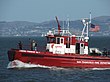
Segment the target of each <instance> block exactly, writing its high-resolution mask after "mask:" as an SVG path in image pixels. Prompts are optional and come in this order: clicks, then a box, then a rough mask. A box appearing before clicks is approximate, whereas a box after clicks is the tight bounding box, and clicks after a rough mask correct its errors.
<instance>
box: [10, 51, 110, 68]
mask: <svg viewBox="0 0 110 82" xmlns="http://www.w3.org/2000/svg"><path fill="white" fill-rule="evenodd" d="M8 57H9V60H10V61H14V60H20V61H22V62H24V63H32V64H39V65H45V66H56V67H75V68H110V58H109V57H104V56H88V55H78V54H65V55H61V54H52V53H50V52H37V51H27V50H9V51H8Z"/></svg>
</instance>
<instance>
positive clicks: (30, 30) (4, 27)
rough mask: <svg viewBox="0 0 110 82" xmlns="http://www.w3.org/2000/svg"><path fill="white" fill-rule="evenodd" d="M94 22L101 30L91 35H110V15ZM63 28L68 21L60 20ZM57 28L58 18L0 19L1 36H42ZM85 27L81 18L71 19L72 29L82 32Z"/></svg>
mask: <svg viewBox="0 0 110 82" xmlns="http://www.w3.org/2000/svg"><path fill="white" fill-rule="evenodd" d="M92 23H93V24H96V25H99V26H100V28H101V30H100V32H97V33H94V32H90V35H91V36H109V35H110V16H100V17H95V18H93V19H92ZM60 25H61V28H64V29H67V24H66V21H60ZM52 28H57V23H56V20H51V21H45V22H42V23H35V22H28V21H13V22H6V21H0V36H40V35H42V34H45V33H46V32H47V31H48V30H51V29H52ZM82 29H83V25H82V22H81V20H76V21H70V31H71V32H72V33H73V34H74V33H75V34H80V33H81V30H82Z"/></svg>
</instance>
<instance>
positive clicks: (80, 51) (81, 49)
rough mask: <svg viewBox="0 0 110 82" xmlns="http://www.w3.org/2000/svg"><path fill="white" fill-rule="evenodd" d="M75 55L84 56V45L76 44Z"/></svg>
mask: <svg viewBox="0 0 110 82" xmlns="http://www.w3.org/2000/svg"><path fill="white" fill-rule="evenodd" d="M76 54H84V43H76Z"/></svg>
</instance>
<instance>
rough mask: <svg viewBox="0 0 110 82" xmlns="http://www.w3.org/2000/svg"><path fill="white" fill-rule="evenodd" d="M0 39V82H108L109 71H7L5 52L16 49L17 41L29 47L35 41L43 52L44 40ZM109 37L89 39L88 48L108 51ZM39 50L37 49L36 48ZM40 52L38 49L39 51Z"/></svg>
mask: <svg viewBox="0 0 110 82" xmlns="http://www.w3.org/2000/svg"><path fill="white" fill-rule="evenodd" d="M29 38H30V37H0V82H110V70H104V69H78V68H57V67H42V66H41V67H39V66H37V68H28V69H24V68H21V69H7V65H8V63H9V61H8V57H7V51H8V50H9V49H10V48H16V47H17V43H18V41H19V40H21V41H22V42H23V44H24V45H25V46H27V47H29V45H28V43H30V39H35V40H37V42H38V46H39V47H41V49H42V50H44V48H45V47H44V45H45V41H44V40H45V39H44V38H35V37H31V38H30V39H29ZM109 43H110V37H91V38H90V47H99V49H103V48H108V49H110V44H109ZM38 49H39V48H38ZM39 50H40V49H39Z"/></svg>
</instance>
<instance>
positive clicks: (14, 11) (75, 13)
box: [0, 0, 110, 23]
mask: <svg viewBox="0 0 110 82" xmlns="http://www.w3.org/2000/svg"><path fill="white" fill-rule="evenodd" d="M90 11H91V12H92V18H93V17H97V16H110V0H0V21H30V22H38V23H39V22H43V21H48V20H54V19H55V16H58V18H59V19H60V20H65V19H66V18H67V17H69V18H70V20H77V19H81V18H85V17H89V12H90Z"/></svg>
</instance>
